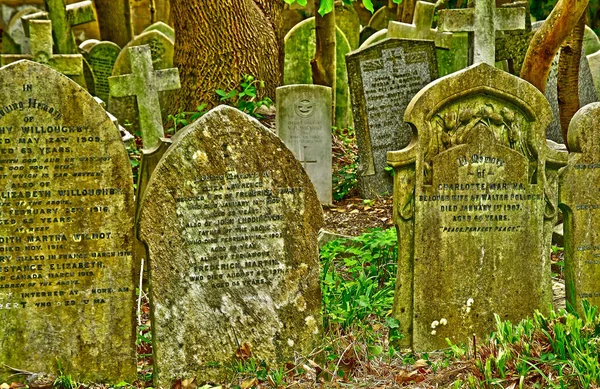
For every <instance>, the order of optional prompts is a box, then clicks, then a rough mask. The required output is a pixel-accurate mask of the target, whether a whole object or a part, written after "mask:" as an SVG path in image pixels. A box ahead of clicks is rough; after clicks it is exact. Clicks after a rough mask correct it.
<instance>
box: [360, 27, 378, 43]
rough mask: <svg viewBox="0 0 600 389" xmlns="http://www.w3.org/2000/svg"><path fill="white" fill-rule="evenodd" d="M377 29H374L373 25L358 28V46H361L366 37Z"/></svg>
mask: <svg viewBox="0 0 600 389" xmlns="http://www.w3.org/2000/svg"><path fill="white" fill-rule="evenodd" d="M377 31H379V30H376V29H374V28H373V27H369V26H365V27H363V28H362V30H360V39H359V47H360V46H362V45H363V43H365V41H366V40H367V39H369V38H370V37H371V36H372V35H373V34H375V33H376V32H377Z"/></svg>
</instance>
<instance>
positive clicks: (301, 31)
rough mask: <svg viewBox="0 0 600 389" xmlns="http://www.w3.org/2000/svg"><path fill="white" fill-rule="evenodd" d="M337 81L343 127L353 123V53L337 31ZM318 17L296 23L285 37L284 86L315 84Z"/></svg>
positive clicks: (338, 120) (337, 121) (339, 123)
mask: <svg viewBox="0 0 600 389" xmlns="http://www.w3.org/2000/svg"><path fill="white" fill-rule="evenodd" d="M336 31H337V33H336V80H335V118H336V119H335V125H336V126H338V127H340V128H345V127H347V126H348V125H349V124H350V123H352V120H351V116H352V113H351V112H350V96H349V92H348V74H347V73H346V54H348V53H349V52H350V44H349V43H348V39H346V37H345V36H344V34H343V33H342V30H340V29H339V28H336ZM315 41H316V35H315V18H314V17H312V18H309V19H306V20H304V21H302V22H301V23H299V24H297V25H296V26H295V27H294V28H292V29H291V30H290V32H289V33H288V34H287V35H286V36H285V64H284V70H283V84H284V85H293V84H312V83H313V80H312V68H311V65H310V61H311V60H312V59H313V58H314V57H315V51H316V42H315Z"/></svg>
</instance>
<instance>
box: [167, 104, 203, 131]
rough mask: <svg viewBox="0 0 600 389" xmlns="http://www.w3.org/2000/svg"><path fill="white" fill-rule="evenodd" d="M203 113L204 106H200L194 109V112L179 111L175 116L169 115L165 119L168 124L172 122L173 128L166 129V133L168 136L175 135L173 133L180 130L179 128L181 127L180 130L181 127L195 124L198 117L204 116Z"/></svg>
mask: <svg viewBox="0 0 600 389" xmlns="http://www.w3.org/2000/svg"><path fill="white" fill-rule="evenodd" d="M205 113H206V104H200V105H199V106H197V107H196V112H183V111H179V112H178V113H176V114H175V115H169V116H168V117H167V119H168V120H169V121H170V122H173V126H172V127H169V128H168V129H167V131H166V133H167V134H168V135H175V133H176V132H177V131H179V130H180V128H179V127H180V126H181V128H183V127H185V126H187V125H189V124H191V123H193V122H195V121H196V120H198V119H199V118H200V117H202V115H204V114H205Z"/></svg>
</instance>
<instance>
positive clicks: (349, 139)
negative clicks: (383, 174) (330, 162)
mask: <svg viewBox="0 0 600 389" xmlns="http://www.w3.org/2000/svg"><path fill="white" fill-rule="evenodd" d="M333 138H334V143H335V144H336V147H334V169H333V199H334V200H335V201H340V200H343V199H345V198H346V197H348V196H349V195H351V194H352V193H353V192H356V190H357V189H358V180H357V178H356V171H357V167H358V153H357V152H356V141H355V134H354V130H353V129H352V128H347V129H343V130H342V129H339V128H337V127H334V128H333Z"/></svg>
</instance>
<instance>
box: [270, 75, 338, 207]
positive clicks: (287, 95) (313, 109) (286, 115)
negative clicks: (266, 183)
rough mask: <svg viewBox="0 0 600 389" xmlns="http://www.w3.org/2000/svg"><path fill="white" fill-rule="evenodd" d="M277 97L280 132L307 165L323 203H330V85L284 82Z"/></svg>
mask: <svg viewBox="0 0 600 389" xmlns="http://www.w3.org/2000/svg"><path fill="white" fill-rule="evenodd" d="M276 100H277V134H278V135H279V137H280V138H281V140H283V143H285V144H286V146H287V147H288V148H289V149H290V150H292V153H294V155H295V156H296V158H297V159H298V160H299V161H300V163H301V164H302V166H303V167H304V170H305V171H306V173H307V174H308V176H309V177H310V180H311V181H312V183H313V184H314V186H315V189H316V191H317V196H318V197H319V200H320V201H321V203H322V204H331V201H332V197H333V178H332V170H331V169H332V166H331V165H332V162H331V159H332V150H331V147H332V145H331V124H332V123H331V108H330V107H331V88H328V87H325V86H321V85H288V86H282V87H280V88H277V99H276Z"/></svg>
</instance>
